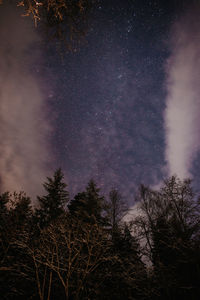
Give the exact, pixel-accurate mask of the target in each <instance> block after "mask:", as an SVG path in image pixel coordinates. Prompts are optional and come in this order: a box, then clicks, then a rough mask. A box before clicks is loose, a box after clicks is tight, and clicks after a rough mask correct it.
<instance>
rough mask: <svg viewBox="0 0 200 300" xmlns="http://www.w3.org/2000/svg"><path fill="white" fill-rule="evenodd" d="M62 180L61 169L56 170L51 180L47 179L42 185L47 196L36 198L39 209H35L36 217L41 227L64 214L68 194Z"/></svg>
mask: <svg viewBox="0 0 200 300" xmlns="http://www.w3.org/2000/svg"><path fill="white" fill-rule="evenodd" d="M63 178H64V175H63V173H62V171H61V169H58V170H57V171H56V172H55V173H54V176H53V178H50V177H47V182H45V183H44V184H43V186H44V189H45V191H46V192H47V194H46V195H45V196H42V197H39V196H38V201H39V208H38V209H36V216H37V218H39V224H40V226H41V227H43V226H45V225H48V224H49V223H51V221H53V220H55V219H56V218H57V217H59V216H60V215H61V214H62V213H64V212H65V208H66V205H67V203H68V201H69V193H68V191H67V190H66V186H67V185H66V184H65V183H64V182H63Z"/></svg>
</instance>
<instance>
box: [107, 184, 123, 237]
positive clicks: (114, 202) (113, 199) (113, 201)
mask: <svg viewBox="0 0 200 300" xmlns="http://www.w3.org/2000/svg"><path fill="white" fill-rule="evenodd" d="M106 212H107V218H108V223H109V225H110V227H111V234H112V237H113V236H114V234H115V233H117V232H118V231H119V227H120V223H121V221H122V219H123V217H124V216H125V214H126V213H127V212H128V207H127V205H126V203H125V202H124V201H123V199H122V197H121V195H120V193H119V192H118V191H117V190H115V189H112V190H111V191H110V193H109V201H108V202H107V206H106Z"/></svg>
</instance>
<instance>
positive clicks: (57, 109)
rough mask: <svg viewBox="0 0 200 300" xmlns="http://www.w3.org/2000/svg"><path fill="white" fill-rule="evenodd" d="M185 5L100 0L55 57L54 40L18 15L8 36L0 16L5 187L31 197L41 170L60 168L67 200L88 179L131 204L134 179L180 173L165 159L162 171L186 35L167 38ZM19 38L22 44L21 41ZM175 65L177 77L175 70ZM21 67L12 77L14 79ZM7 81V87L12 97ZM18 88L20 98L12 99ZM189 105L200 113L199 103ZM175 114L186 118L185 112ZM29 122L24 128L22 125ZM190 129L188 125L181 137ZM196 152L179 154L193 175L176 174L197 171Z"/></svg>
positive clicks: (150, 180)
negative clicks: (72, 42) (79, 33)
mask: <svg viewBox="0 0 200 300" xmlns="http://www.w3.org/2000/svg"><path fill="white" fill-rule="evenodd" d="M192 2H196V1H190V2H189V1H178V0H177V1H175V0H170V1H164V0H160V1H159V0H155V1H147V0H134V1H132V0H126V1H125V0H109V1H103V0H99V1H98V4H97V5H96V7H95V9H94V10H93V11H92V13H91V15H90V18H89V21H88V32H87V34H86V36H85V38H84V41H83V43H82V44H81V46H80V47H79V49H77V51H74V52H69V51H67V52H64V53H62V55H60V53H59V51H58V47H57V44H58V43H57V41H53V42H49V41H48V40H47V38H46V37H45V34H44V32H40V31H39V29H37V33H35V32H34V33H33V30H34V31H35V29H33V28H32V27H31V26H32V25H31V24H29V23H30V22H29V23H27V22H28V21H27V20H25V21H24V19H23V21H18V23H19V22H22V24H21V23H20V25H19V26H18V27H19V32H20V34H19V32H17V31H16V33H15V37H14V38H12V41H11V39H10V40H9V39H8V36H10V32H11V31H13V30H12V26H10V27H11V29H10V30H11V31H10V32H9V31H7V33H5V30H4V29H2V28H4V27H5V24H7V23H6V22H8V21H7V20H4V23H2V24H3V25H4V26H3V25H1V32H0V38H1V40H3V41H4V42H3V43H2V45H1V48H0V52H1V56H3V57H5V58H6V60H5V59H4V61H6V62H4V63H3V62H1V69H2V70H3V71H1V75H2V74H3V75H4V82H3V81H2V80H1V81H0V85H1V87H2V91H3V92H2V95H3V96H2V97H1V100H2V101H1V102H2V107H3V108H5V110H4V112H5V114H7V115H10V118H8V119H7V118H5V117H4V116H3V113H1V115H0V120H1V124H3V125H2V126H3V127H2V128H3V129H2V134H1V137H2V138H3V139H4V140H5V143H1V145H0V150H1V153H2V158H1V159H0V167H1V169H2V170H4V171H5V172H6V173H8V175H7V177H5V176H4V175H3V174H2V171H1V184H2V186H3V187H4V189H12V188H14V189H17V188H18V187H20V189H24V190H26V191H27V192H28V193H29V194H31V195H35V193H36V192H35V191H36V190H37V191H39V185H40V186H41V182H43V181H44V180H45V176H51V175H52V174H53V171H54V170H55V169H57V168H58V167H61V168H62V170H63V172H64V174H65V180H66V182H67V184H68V187H69V191H70V194H71V196H73V195H74V194H75V193H77V192H79V191H82V190H83V189H84V187H85V186H86V184H87V183H88V181H89V180H90V179H91V178H93V179H94V180H95V181H96V182H97V184H98V186H99V187H100V188H101V190H102V192H103V193H105V194H107V193H108V192H109V190H110V189H111V188H117V189H119V191H120V192H121V194H122V195H123V197H124V198H125V199H126V200H127V201H128V203H129V204H130V205H131V204H132V203H133V201H134V195H135V192H136V190H137V187H138V185H139V184H140V183H144V184H147V185H150V186H156V185H158V184H159V183H160V181H161V180H162V179H163V178H164V177H166V176H168V175H171V174H172V173H174V170H175V171H176V170H180V168H178V167H177V168H176V167H175V168H173V167H172V165H173V164H174V163H173V162H172V163H171V165H170V164H169V165H170V167H171V170H172V171H171V172H168V171H167V167H166V165H167V161H170V160H171V161H173V157H172V156H173V155H174V153H175V154H176V156H175V158H176V157H178V155H177V153H178V151H179V150H178V149H175V150H174V148H173V147H174V146H172V145H173V141H174V140H173V139H174V136H175V139H176V137H177V136H179V135H180V136H181V134H182V133H180V131H181V129H180V130H179V132H178V133H176V134H175V135H174V136H173V134H172V132H174V127H173V126H175V127H176V125H173V124H174V123H175V124H176V122H177V120H176V117H175V119H174V114H175V112H174V110H173V107H174V106H173V105H171V104H170V103H172V104H173V103H175V100H173V95H176V94H177V93H176V92H174V91H177V90H180V87H179V86H178V84H177V81H178V82H179V80H176V76H175V75H176V74H180V73H181V68H180V65H181V66H182V64H178V63H177V62H178V61H179V59H178V58H179V57H180V56H181V55H182V52H183V51H182V45H183V44H184V45H185V44H188V39H189V38H188V36H190V35H189V34H188V35H187V34H186V35H184V34H183V38H182V39H181V42H180V43H179V44H180V45H179V44H178V42H177V43H176V42H173V43H172V42H171V40H172V39H171V36H175V38H174V40H178V38H176V37H179V36H180V35H179V33H180V32H183V33H184V32H189V29H188V28H189V27H190V25H188V27H187V26H186V27H185V28H186V29H185V31H184V28H183V29H182V27H181V26H180V28H181V29H180V28H178V29H176V28H175V29H174V28H173V26H174V24H175V23H176V22H177V20H179V18H181V15H182V14H184V11H187V10H189V8H188V6H187V4H188V3H190V4H191V3H192ZM183 4H184V5H183ZM185 4H186V5H185ZM191 15H192V13H190V16H189V17H187V20H189V19H190V18H191ZM192 16H193V15H192ZM7 19H8V18H7ZM183 19H184V18H182V21H180V22H179V23H180V24H182V23H184V22H183ZM29 21H30V20H29ZM2 22H3V21H2ZM181 22H182V23H181ZM189 23H190V22H189V21H188V24H189ZM27 24H28V25H27ZM15 27H16V26H15ZM21 28H23V30H24V28H26V29H27V28H28V29H27V32H24V34H21ZM195 28H196V27H195ZM187 29H188V30H187ZM28 30H30V32H31V33H28ZM196 31H197V34H196V35H195V36H194V37H193V38H194V39H195V41H196V44H194V45H193V48H192V49H196V52H195V51H193V52H191V53H192V54H191V55H190V56H191V63H190V64H189V63H188V64H189V65H188V66H187V68H188V69H190V65H192V64H193V65H194V63H193V62H194V61H195V62H196V61H197V60H196V58H197V57H200V55H199V50H200V47H199V40H200V39H199V31H198V29H197V30H196ZM172 32H176V34H172ZM185 36H186V37H185ZM23 37H31V38H26V39H24V38H23ZM196 37H197V39H196ZM20 39H22V44H23V45H24V47H23V49H22V47H21V46H19V45H20V42H18V41H19V40H20ZM23 39H24V40H23ZM13 41H14V42H13ZM33 41H34V46H33ZM172 44H173V46H172ZM13 48H14V49H15V50H12V49H13ZM185 48H186V47H185ZM185 48H184V49H185ZM8 49H9V51H8ZM174 49H175V50H174ZM177 49H178V50H177ZM180 49H181V50H180ZM181 51H182V52H181ZM184 51H186V50H184ZM33 53H34V55H33ZM176 53H178V54H176ZM179 53H180V55H179ZM184 53H185V52H184ZM193 53H194V55H193ZM184 55H185V54H184ZM184 58H185V56H184ZM199 64H200V63H199ZM8 69H9V70H10V71H9V72H8ZM177 69H178V70H179V73H177V72H175V71H174V70H177ZM184 72H185V73H188V72H187V70H185V71H184ZM19 73H20V76H21V77H20V78H21V81H20V82H18V81H19V78H18V77H19V76H17V75H16V74H19ZM191 73H192V74H193V73H194V72H193V69H191ZM5 74H6V76H5ZM27 74H29V77H28V76H27ZM174 74H175V75H174ZM179 77H180V76H179ZM186 77H187V76H186ZM196 77H198V73H196ZM174 78H175V79H174ZM186 79H187V78H186ZM186 81H187V80H186ZM11 82H14V83H15V84H13V85H12V88H13V93H12V95H11V94H9V93H11V92H10V91H11V89H10V85H11ZM167 82H170V83H171V82H173V84H171V85H170V84H167ZM182 82H185V81H184V80H183V79H182ZM195 84H196V85H198V82H195ZM5 86H7V89H5V88H4V87H5ZM21 86H23V88H24V90H23V93H22V92H21V90H22V89H21ZM177 86H178V88H176V87H177ZM189 88H190V86H189ZM15 90H17V91H15ZM8 91H9V92H8ZM16 93H17V94H18V95H19V99H15V98H16ZM20 95H21V96H20ZM169 95H172V97H171V98H172V101H171V102H170V99H169V98H170V96H169ZM189 96H190V95H189ZM189 96H188V97H189ZM3 97H4V98H3ZM174 98H176V97H175V96H174ZM27 99H28V101H27ZM36 99H37V100H36ZM195 101H196V102H198V101H197V100H195ZM195 101H194V105H193V107H194V111H195V103H196V102H195ZM9 103H10V104H9ZM14 103H15V104H14ZM170 105H171V106H170ZM171 107H172V108H171ZM175 107H177V105H176V103H175ZM185 107H186V106H185ZM188 107H189V105H188ZM197 108H198V109H196V111H199V109H200V107H199V104H198V107H197ZM13 109H14V110H15V112H16V113H15V114H13V115H12V116H11V114H10V113H7V112H10V111H13ZM188 109H189V108H187V107H186V108H185V110H186V111H188ZM172 111H173V112H172ZM190 113H191V114H192V111H191V112H190ZM25 116H28V117H25ZM172 116H173V118H172ZM179 119H180V120H184V116H182V115H180V118H179ZM196 119H197V118H196ZM196 119H195V120H196ZM19 120H20V121H19ZM27 120H28V121H27ZM174 120H175V121H174ZM195 122H197V121H195ZM195 122H193V121H191V122H189V123H188V124H193V125H192V126H193V127H192V126H191V132H193V128H194V126H196V125H195V124H196V123H195ZM27 123H28V124H29V126H28V129H27V130H26V131H25V130H24V129H23V130H22V128H25V127H26V124H27ZM170 124H172V125H170ZM180 124H181V121H180ZM188 126H189V125H188ZM196 127H198V126H196ZM180 128H181V127H180ZM198 128H199V129H200V126H199V127H198ZM191 132H190V131H188V136H190V135H191ZM199 132H200V130H198V131H197V133H196V135H195V136H194V140H195V139H196V138H197V136H198V134H199ZM171 137H172V138H171ZM182 140H185V137H184V136H183V138H182ZM194 140H191V141H190V143H193V141H194ZM171 141H172V142H171ZM179 144H181V142H180V143H179ZM28 145H31V146H28ZM187 147H188V146H187V145H186V146H185V148H187ZM172 148H173V149H172ZM199 148H200V145H199V144H197V145H196V148H195V150H194V151H193V152H192V154H187V155H188V156H187V155H186V154H185V153H186V152H187V153H188V152H191V151H189V150H187V151H185V152H184V151H183V152H184V153H183V155H182V156H183V158H184V159H185V157H186V158H188V161H189V162H190V166H188V169H189V168H190V169H191V168H192V169H193V171H192V173H191V172H190V173H187V172H186V171H187V170H186V171H185V172H183V174H184V175H185V174H186V175H188V174H192V175H195V176H196V174H198V170H199V168H200V159H198V151H199ZM26 149H27V150H26ZM166 149H168V150H166ZM187 149H188V148H187ZM16 153H18V156H17V155H16ZM166 153H167V154H166ZM193 157H195V160H194V159H193ZM180 164H183V162H180ZM14 166H16V168H14ZM180 173H181V171H180ZM33 174H34V176H33ZM178 175H180V176H181V174H178ZM3 178H4V179H3ZM41 180H42V181H41ZM24 182H26V184H24ZM30 185H32V188H31V189H30V188H29V187H30Z"/></svg>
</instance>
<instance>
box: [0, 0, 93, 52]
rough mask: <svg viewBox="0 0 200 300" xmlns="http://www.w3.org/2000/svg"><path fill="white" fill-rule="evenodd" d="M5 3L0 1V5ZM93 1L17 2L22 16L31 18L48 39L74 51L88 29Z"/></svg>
mask: <svg viewBox="0 0 200 300" xmlns="http://www.w3.org/2000/svg"><path fill="white" fill-rule="evenodd" d="M4 2H7V1H6V0H0V5H1V4H4ZM95 2H96V1H95V0H59V1H55V0H41V1H35V0H21V1H20V0H19V1H16V5H17V6H20V7H21V8H22V16H30V17H31V18H33V20H34V23H35V26H37V25H39V26H40V27H41V26H42V27H44V28H45V31H46V32H47V33H49V34H50V38H51V39H52V38H57V39H58V41H59V40H60V41H61V42H62V43H63V44H64V45H65V46H66V48H67V49H68V50H75V49H76V48H77V47H78V45H79V43H80V40H81V38H82V37H84V35H85V34H86V31H87V28H88V19H89V14H90V12H91V10H92V8H93V6H94V3H95Z"/></svg>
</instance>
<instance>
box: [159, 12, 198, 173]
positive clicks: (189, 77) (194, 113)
mask: <svg viewBox="0 0 200 300" xmlns="http://www.w3.org/2000/svg"><path fill="white" fill-rule="evenodd" d="M199 15H200V6H198V7H197V6H196V7H195V8H193V9H190V10H187V13H185V14H184V15H183V16H182V17H181V18H180V19H179V20H178V21H177V22H176V24H175V25H174V26H173V28H172V39H171V57H170V59H169V62H168V65H167V91H168V96H167V99H166V110H165V129H166V151H165V157H166V161H167V168H168V174H169V175H173V174H177V175H178V176H179V177H181V178H186V177H191V167H192V162H193V160H194V159H195V157H196V155H197V153H198V151H199V150H200V118H199V112H200V82H199V80H200V18H199Z"/></svg>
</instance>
